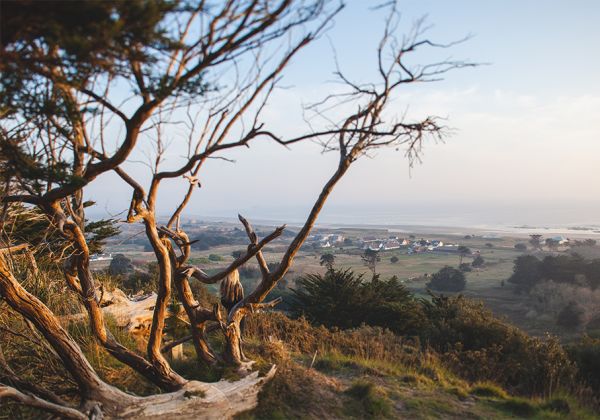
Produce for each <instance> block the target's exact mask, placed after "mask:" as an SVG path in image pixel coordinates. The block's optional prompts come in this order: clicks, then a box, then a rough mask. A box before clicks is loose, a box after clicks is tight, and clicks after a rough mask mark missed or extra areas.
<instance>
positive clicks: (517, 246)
mask: <svg viewBox="0 0 600 420" xmlns="http://www.w3.org/2000/svg"><path fill="white" fill-rule="evenodd" d="M515 249H516V250H517V251H527V245H526V244H524V243H522V242H519V243H518V244H515Z"/></svg>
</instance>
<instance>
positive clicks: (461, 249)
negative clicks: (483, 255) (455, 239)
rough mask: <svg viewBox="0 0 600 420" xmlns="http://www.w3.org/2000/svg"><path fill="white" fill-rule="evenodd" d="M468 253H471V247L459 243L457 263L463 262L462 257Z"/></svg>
mask: <svg viewBox="0 0 600 420" xmlns="http://www.w3.org/2000/svg"><path fill="white" fill-rule="evenodd" d="M470 254H471V249H470V248H469V247H466V246H464V245H460V246H459V247H458V265H459V266H460V265H461V264H462V262H463V258H464V257H466V256H467V255H470Z"/></svg>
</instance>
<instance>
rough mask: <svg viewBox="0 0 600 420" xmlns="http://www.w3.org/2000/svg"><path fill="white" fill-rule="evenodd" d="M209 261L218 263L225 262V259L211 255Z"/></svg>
mask: <svg viewBox="0 0 600 420" xmlns="http://www.w3.org/2000/svg"><path fill="white" fill-rule="evenodd" d="M208 259H209V261H214V262H218V261H223V257H221V256H220V255H218V254H210V255H209V256H208Z"/></svg>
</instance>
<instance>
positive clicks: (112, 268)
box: [108, 254, 134, 276]
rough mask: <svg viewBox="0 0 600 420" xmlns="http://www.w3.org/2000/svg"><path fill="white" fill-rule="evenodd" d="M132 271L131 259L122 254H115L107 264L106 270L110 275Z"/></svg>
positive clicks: (125, 273)
mask: <svg viewBox="0 0 600 420" xmlns="http://www.w3.org/2000/svg"><path fill="white" fill-rule="evenodd" d="M133 271H134V267H133V264H131V260H130V259H129V258H127V257H126V256H125V255H123V254H117V255H115V256H114V257H113V259H112V260H111V261H110V265H109V266H108V272H109V273H110V275H112V276H119V275H127V274H131V273H133Z"/></svg>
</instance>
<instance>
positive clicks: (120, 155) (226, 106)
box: [0, 0, 467, 418]
mask: <svg viewBox="0 0 600 420" xmlns="http://www.w3.org/2000/svg"><path fill="white" fill-rule="evenodd" d="M1 7H2V13H0V15H1V18H2V22H1V26H2V31H1V41H2V46H1V49H0V72H1V77H0V119H1V120H0V124H1V125H0V156H1V158H2V159H1V165H0V169H1V172H0V175H1V177H2V178H1V181H2V185H3V196H2V203H3V210H4V211H3V213H2V215H3V220H2V227H3V231H2V235H3V237H2V242H3V243H5V244H7V245H11V244H16V243H17V242H19V241H23V239H22V238H18V237H17V236H15V235H14V232H13V231H12V230H10V229H7V227H9V226H11V224H12V223H14V220H11V218H10V217H11V212H10V209H12V208H13V207H14V206H24V207H25V208H26V209H28V210H29V211H35V212H37V214H39V215H42V216H43V217H44V218H45V220H46V221H47V223H48V226H49V228H50V229H52V230H53V231H54V232H56V235H57V236H58V237H60V240H61V241H62V242H63V243H64V246H65V249H66V250H68V252H64V253H61V254H58V255H57V257H56V258H57V260H58V261H57V262H60V265H58V266H59V267H61V269H62V270H63V275H64V280H65V282H66V285H67V286H68V287H69V289H70V294H69V295H65V296H64V298H65V299H75V300H78V301H79V302H80V303H81V304H82V305H83V307H84V308H85V311H86V312H87V317H88V321H89V326H90V331H91V333H92V334H93V336H94V338H95V340H96V341H97V342H98V343H99V345H101V346H102V347H103V348H104V349H105V350H106V351H107V352H108V354H110V355H111V356H112V357H114V358H116V359H117V360H118V361H120V362H121V363H123V364H125V365H127V366H129V367H130V368H131V369H132V370H133V371H134V372H136V373H137V374H139V375H141V376H142V377H144V378H146V379H147V380H148V381H150V382H151V383H153V384H154V385H156V386H157V387H159V388H160V389H162V390H163V391H165V392H170V393H168V394H160V395H154V396H150V397H145V398H140V397H137V396H133V395H130V394H128V393H126V392H123V391H120V390H118V389H117V388H115V387H113V386H112V385H110V384H108V383H107V382H105V381H104V380H103V379H101V378H100V377H99V376H98V374H97V373H96V372H95V370H94V369H93V368H92V366H91V365H90V363H89V362H88V360H86V358H85V355H84V354H83V352H82V351H81V349H80V348H79V346H78V344H77V343H76V341H75V340H74V339H73V338H72V337H71V336H70V335H69V334H68V332H67V331H66V330H65V329H64V328H63V327H62V326H61V323H60V322H59V320H58V318H57V316H56V315H55V314H54V313H52V311H51V310H50V309H49V308H48V306H46V305H45V304H44V303H43V302H42V301H41V300H40V299H38V297H36V296H34V294H32V293H31V291H29V290H27V289H26V288H25V287H24V285H23V283H22V282H21V281H20V278H19V273H17V272H15V270H14V266H15V265H14V264H13V260H12V259H13V256H12V254H10V253H0V296H1V297H2V299H3V301H4V302H5V303H6V304H7V305H8V306H9V307H10V308H11V310H12V311H14V313H16V314H18V315H20V316H22V317H23V318H24V319H26V320H27V321H28V322H29V323H30V325H32V326H33V328H35V329H37V331H38V332H39V333H40V334H41V336H43V337H44V339H45V340H46V341H47V344H48V345H49V346H50V347H51V348H52V350H53V351H54V352H55V354H56V355H58V356H57V357H59V358H60V361H61V362H62V364H63V365H64V368H65V369H66V371H67V372H68V374H69V375H70V376H71V377H72V378H73V380H74V381H75V383H76V385H77V389H78V393H79V398H80V401H79V403H78V404H72V403H70V402H65V399H63V398H61V397H60V396H57V395H55V394H53V393H52V392H50V391H49V390H47V389H44V388H41V386H37V385H34V384H29V383H26V382H25V381H23V380H21V379H20V378H18V377H14V375H12V374H11V375H10V378H9V379H10V380H8V379H6V378H5V377H4V376H2V377H0V382H1V383H2V384H1V385H0V398H5V397H6V398H12V399H14V400H17V401H20V402H21V403H23V404H28V405H31V406H34V407H37V408H40V409H44V410H47V411H49V412H51V413H53V414H55V415H57V416H61V417H65V418H88V417H98V416H102V415H104V416H106V417H122V416H123V415H125V413H127V415H128V416H131V417H136V418H144V417H146V416H149V415H150V412H149V411H148V410H149V409H150V407H151V409H152V412H151V415H152V416H155V417H156V416H159V415H166V416H168V415H174V413H173V412H172V411H170V410H173V408H172V407H173V406H174V405H173V401H174V400H177V401H178V405H177V408H176V410H177V414H178V415H182V416H186V415H192V414H194V415H198V416H199V417H202V416H203V415H207V414H209V413H212V414H211V415H214V413H216V412H217V411H218V412H219V414H220V415H222V416H228V415H231V414H234V413H235V412H238V411H241V410H244V409H247V408H249V407H251V405H252V401H255V397H256V393H257V392H258V389H259V387H258V386H257V384H258V383H260V382H261V381H263V380H265V379H268V378H269V377H270V376H271V375H272V374H273V372H271V373H270V374H269V375H267V377H266V378H265V379H258V378H257V375H256V374H253V375H249V376H247V377H245V378H244V379H242V380H241V381H240V383H239V384H237V385H236V386H235V387H232V386H231V385H228V384H226V383H217V384H205V383H200V382H197V381H190V380H188V379H186V378H185V377H183V376H182V375H181V374H180V373H178V372H176V371H175V370H174V369H173V368H172V366H171V365H170V363H169V362H168V361H167V359H166V358H165V356H164V353H163V352H164V349H165V348H167V347H168V344H170V343H163V339H164V337H165V320H166V317H167V316H168V307H169V305H170V303H171V301H172V299H175V300H176V301H178V303H179V304H180V305H181V306H182V307H183V308H184V311H185V315H186V316H187V318H188V323H189V328H190V334H189V339H190V340H191V341H192V343H193V345H194V348H195V350H196V354H197V357H198V362H199V363H205V364H216V363H225V364H230V365H234V366H237V367H238V368H239V370H240V372H245V371H247V369H248V367H249V365H250V363H249V361H248V360H247V359H246V357H245V355H244V352H243V349H242V341H241V338H240V323H241V322H242V320H243V319H244V317H245V316H246V315H248V314H249V313H252V312H255V311H257V310H261V309H266V308H270V307H273V306H274V305H275V304H277V303H278V300H275V301H271V302H264V300H265V298H266V297H267V296H268V294H269V293H270V292H271V290H273V288H275V287H276V286H277V284H278V282H280V280H281V279H282V278H283V277H284V276H285V274H286V273H287V272H288V270H289V269H290V267H291V265H292V263H293V261H294V257H295V256H296V254H297V253H298V251H299V249H300V247H301V246H302V244H303V243H304V242H305V240H306V239H307V237H308V236H309V234H310V232H311V230H312V228H313V226H314V224H315V221H316V220H317V217H318V215H319V213H320V212H321V210H322V208H323V206H324V205H325V202H326V201H327V199H328V197H329V196H330V194H331V192H332V191H333V189H334V187H335V186H336V184H337V183H338V182H339V181H340V179H342V177H343V176H344V175H345V174H346V173H347V172H348V170H349V168H350V167H351V166H352V164H353V163H354V162H355V161H356V160H358V159H359V158H361V157H363V156H366V155H369V154H370V153H372V152H373V151H375V150H378V149H380V148H383V147H387V146H390V147H394V148H400V147H403V148H404V149H405V151H406V156H407V157H408V159H409V161H410V162H412V161H413V160H414V159H415V158H417V157H418V153H419V150H420V148H421V144H422V142H423V140H424V139H426V138H428V137H433V138H441V137H442V136H443V135H444V127H443V126H441V125H440V124H439V123H438V120H437V119H436V118H435V117H427V118H424V119H421V120H409V119H408V118H407V117H405V116H399V115H397V114H396V113H394V112H393V110H392V109H391V107H390V106H391V104H392V102H393V101H394V100H395V99H396V98H397V92H398V91H399V90H400V89H401V88H402V87H404V86H405V85H410V84H415V83H419V82H425V81H432V80H437V79H439V78H440V77H442V75H443V74H445V73H446V72H448V71H449V70H452V69H455V68H458V67H462V66H465V65H467V64H465V63H463V62H453V61H447V60H443V61H440V62H433V63H430V64H426V65H419V66H417V65H410V64H409V63H408V62H407V57H410V56H411V55H412V53H414V52H415V51H417V50H422V49H427V48H444V47H447V45H439V44H435V43H433V42H432V41H430V40H428V39H427V38H425V36H424V31H423V26H422V25H420V24H417V25H416V26H415V27H414V28H413V30H412V31H411V32H410V33H409V34H408V35H407V36H405V37H404V38H402V39H401V40H398V39H397V38H396V37H395V32H396V30H397V26H398V14H397V12H396V9H395V5H394V4H393V3H392V4H391V5H390V6H389V7H391V11H390V13H389V17H388V18H387V20H386V24H385V25H384V30H383V37H382V39H381V42H380V44H379V46H378V48H377V50H376V54H375V55H374V65H375V69H376V72H375V76H374V77H375V78H376V79H374V80H371V81H369V82H368V83H358V82H354V81H352V80H351V79H350V78H349V77H348V76H347V75H346V74H345V73H344V72H342V70H341V69H338V70H337V71H336V76H337V77H338V78H339V81H340V82H341V84H342V86H343V88H344V90H343V91H339V90H338V91H337V92H338V93H336V94H331V95H328V96H326V97H325V98H323V100H322V101H320V102H318V103H316V104H314V105H312V106H310V107H308V108H307V109H306V112H308V113H311V112H312V113H313V114H314V115H315V116H317V117H320V118H321V121H322V122H321V123H319V124H316V123H312V124H311V126H310V127H308V128H307V130H306V132H305V133H304V134H299V135H294V136H292V135H290V134H289V133H277V132H274V131H272V130H271V129H270V128H269V127H268V126H266V125H265V122H264V119H263V117H262V115H263V111H264V110H265V109H266V108H268V100H269V98H270V97H271V95H272V94H273V92H274V90H275V88H276V87H277V86H278V83H279V82H280V79H281V77H282V75H283V74H284V71H285V70H286V68H287V67H288V66H289V65H290V63H291V62H292V61H293V60H294V59H296V58H297V56H298V55H299V54H300V53H301V51H302V50H303V49H304V48H305V47H306V46H307V45H310V44H311V43H313V42H314V41H316V40H318V39H319V37H320V35H322V34H323V33H324V31H325V30H326V29H327V28H328V27H329V26H330V25H329V24H330V23H331V21H332V19H333V18H334V16H336V15H337V13H338V12H339V11H340V10H341V7H342V5H341V4H340V3H338V2H336V1H329V0H272V1H267V0H260V1H258V0H231V1H227V2H205V1H202V0H198V1H177V0H171V1H167V0H156V1H144V0H131V1H127V2H124V1H116V0H114V1H111V0H107V1H102V2H91V1H90V2H67V1H46V2H30V1H23V2H12V1H4V2H2V3H1ZM223 81H227V83H223ZM342 104H343V106H340V105H342ZM338 109H343V110H345V111H344V112H345V114H344V115H339V114H336V113H334V110H338ZM175 125H177V127H178V128H179V129H178V130H174V129H173V127H174V126H175ZM181 132H183V134H181ZM176 133H179V134H176ZM259 141H260V142H272V143H274V144H275V145H280V146H285V147H291V146H293V145H295V144H297V143H303V142H316V143H319V144H321V145H322V146H323V149H324V151H326V152H330V153H335V154H336V155H337V157H338V160H337V165H336V167H335V168H334V170H333V172H332V174H331V176H330V177H329V179H328V180H327V181H326V182H325V184H324V185H323V187H322V189H321V191H320V193H319V195H318V197H316V199H315V201H314V204H313V206H312V208H311V210H310V212H309V213H308V215H307V216H306V219H305V221H304V223H303V225H302V227H301V229H300V230H299V232H298V233H297V234H295V236H294V237H293V238H292V240H291V242H290V243H289V246H288V247H287V249H286V250H285V251H284V252H283V256H282V257H281V259H280V260H279V261H277V262H276V263H275V264H274V265H273V263H270V264H267V262H266V260H265V258H264V256H263V255H262V252H261V250H262V249H263V248H264V247H265V245H267V244H268V243H270V242H271V241H273V240H274V239H276V238H278V237H279V236H281V235H282V233H283V231H284V229H285V226H281V227H279V228H277V229H275V230H273V231H272V232H270V233H268V234H267V235H266V236H264V237H262V238H259V237H258V235H257V234H256V233H255V231H254V230H253V228H252V225H251V224H250V222H249V221H248V220H246V219H245V218H244V217H242V216H240V217H239V220H240V222H241V224H242V226H243V228H244V231H245V233H246V234H247V237H248V246H247V248H246V249H245V250H244V251H243V252H242V253H240V254H239V255H236V256H235V258H234V260H233V261H232V262H231V263H230V264H229V265H228V266H227V267H225V268H224V269H222V270H221V271H218V272H216V273H213V274H211V275H208V274H206V273H205V272H204V271H203V270H202V269H201V268H200V267H196V266H194V265H192V264H191V263H190V255H191V244H192V243H193V242H194V241H193V238H189V236H188V234H187V233H186V232H185V230H184V229H183V228H182V227H181V225H180V223H179V220H180V217H181V215H182V214H183V212H184V211H185V208H186V206H187V204H188V203H189V202H190V199H191V197H192V195H193V193H194V192H195V191H197V190H198V189H199V187H200V186H201V183H200V182H199V179H200V177H201V175H202V172H201V171H202V169H203V168H204V166H205V163H206V162H207V161H208V160H209V159H214V158H220V159H228V158H227V152H229V151H231V150H233V149H237V148H241V149H245V148H248V147H249V146H251V145H252V144H254V143H256V142H259ZM174 143H177V144H179V145H180V146H179V147H180V148H179V149H178V150H184V153H183V154H184V157H183V158H181V159H179V160H177V161H169V162H168V164H167V162H166V159H165V153H166V151H167V149H168V147H169V145H173V144H174ZM149 146H150V149H151V150H153V156H151V159H150V164H149V165H148V167H149V172H148V174H146V175H145V176H142V175H140V174H139V173H136V172H133V171H131V166H130V163H131V162H132V161H135V160H137V159H138V158H139V156H140V155H141V154H142V153H143V151H145V152H147V151H148V147H149ZM140 149H141V150H140ZM108 173H112V174H115V175H116V176H117V177H118V179H119V180H120V181H121V182H123V183H125V184H126V185H128V186H129V187H130V188H131V198H130V200H129V202H128V203H127V207H128V211H127V213H126V222H127V223H140V224H141V225H142V226H143V229H144V232H145V235H146V237H147V240H148V242H149V243H150V245H151V248H152V251H153V253H154V258H155V260H156V263H157V266H158V276H157V283H158V284H157V285H156V290H157V299H156V304H155V306H154V307H153V317H152V323H151V326H150V330H149V336H148V340H147V346H146V351H145V354H141V353H138V352H137V351H134V350H132V349H130V348H127V347H126V346H124V345H123V344H121V343H120V342H119V341H118V340H117V339H116V338H115V337H114V336H113V335H112V334H111V332H110V331H109V330H108V329H107V326H106V320H105V316H104V312H103V310H102V307H101V293H100V292H99V290H100V287H99V286H100V285H99V283H98V281H97V279H96V278H95V276H94V273H93V272H92V271H91V270H90V254H91V253H93V252H95V251H94V250H93V248H92V241H93V236H90V230H87V229H88V224H87V220H86V207H88V205H89V204H90V203H89V202H88V201H86V196H85V194H86V190H87V187H88V186H89V185H90V184H92V183H94V182H97V180H98V178H99V177H101V176H103V175H106V174H108ZM174 181H179V182H184V183H186V191H185V193H184V194H183V196H182V197H181V200H180V201H179V203H177V204H176V205H175V206H174V208H173V211H172V213H171V214H170V216H169V217H168V218H167V220H165V222H164V223H160V222H159V220H158V218H157V213H156V212H157V210H156V209H157V207H158V202H159V192H160V191H161V190H164V189H165V188H170V187H169V185H172V184H171V183H172V182H174ZM250 259H256V261H257V263H258V266H259V268H260V272H261V278H260V281H259V283H258V285H257V286H256V287H255V289H254V290H250V291H246V293H245V294H244V295H243V297H242V295H241V294H238V295H236V296H237V298H236V303H235V304H234V305H233V306H232V307H231V308H230V309H229V310H225V309H224V308H222V307H221V306H220V305H215V306H213V307H206V306H203V305H202V304H200V303H199V299H198V297H197V296H194V294H193V292H192V287H191V286H190V281H191V279H192V278H193V279H196V280H197V281H200V282H201V283H204V284H216V283H220V282H221V281H223V280H224V279H226V278H228V276H231V275H232V273H234V272H235V271H236V270H237V269H238V268H240V267H241V266H242V265H244V264H245V263H246V262H248V261H249V260H250ZM373 270H374V269H373ZM172 285H173V286H174V288H175V290H174V291H173V290H171V287H172ZM209 328H212V329H217V330H218V331H220V332H221V333H222V334H223V336H224V343H225V344H224V346H223V351H222V352H220V353H218V352H217V351H216V350H215V349H213V348H212V347H211V345H210V342H209V340H208V339H207V333H206V332H207V330H208V329H209ZM9 383H10V385H9ZM177 391H180V392H177ZM183 391H185V392H183ZM190 395H192V396H193V395H198V396H199V397H196V398H190V397H189V396H190ZM200 395H202V396H203V397H200ZM67 401H71V400H67ZM211 410H213V411H212V412H211Z"/></svg>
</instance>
